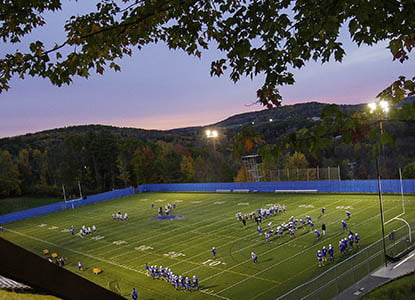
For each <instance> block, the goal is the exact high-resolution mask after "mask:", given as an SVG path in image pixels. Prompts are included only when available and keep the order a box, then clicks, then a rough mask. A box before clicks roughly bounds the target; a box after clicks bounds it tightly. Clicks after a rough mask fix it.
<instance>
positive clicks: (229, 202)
mask: <svg viewBox="0 0 415 300" xmlns="http://www.w3.org/2000/svg"><path fill="white" fill-rule="evenodd" d="M383 200H384V211H385V221H387V220H389V219H390V218H392V217H394V216H396V215H398V214H399V213H400V212H401V211H402V205H401V196H400V195H387V196H384V199H383ZM168 203H170V204H172V205H173V204H176V208H175V209H173V210H172V211H171V213H170V214H171V215H175V216H177V217H176V218H174V219H157V218H154V217H157V215H158V213H157V211H158V208H159V207H163V211H164V206H165V205H167V204H168ZM152 204H154V208H152ZM273 204H279V205H285V207H286V212H280V213H278V214H275V215H273V216H271V217H268V218H266V219H264V220H262V224H261V225H260V226H261V228H262V230H263V231H267V230H268V229H269V227H268V225H267V224H268V223H270V222H272V224H271V227H270V228H271V229H273V230H275V228H276V227H277V226H278V225H280V224H281V223H285V222H288V219H289V218H290V217H291V216H294V217H295V218H297V219H305V217H306V216H307V215H308V216H310V217H311V218H312V220H313V222H314V224H315V226H314V228H315V229H318V230H319V231H320V232H321V225H322V224H323V223H324V224H326V226H327V234H326V235H325V236H321V237H320V239H318V240H317V239H316V235H315V233H314V230H310V228H309V226H305V227H303V228H298V229H297V230H296V231H295V236H292V237H291V236H290V235H289V234H288V233H287V232H285V233H284V235H283V236H282V237H280V236H278V235H276V234H275V235H272V236H271V238H270V241H269V242H267V241H266V240H265V238H264V235H260V234H258V232H257V224H256V222H255V221H254V220H251V219H249V220H248V221H247V224H246V226H244V225H243V224H242V222H240V221H238V220H237V219H236V217H235V214H236V213H237V212H241V213H242V214H249V213H250V212H256V211H257V209H259V208H267V207H270V206H271V205H273ZM405 206H406V215H405V216H404V217H405V218H406V219H407V220H408V221H409V222H414V221H415V196H405ZM322 207H325V209H326V213H325V214H324V215H322V214H321V208H322ZM346 210H348V211H350V212H351V213H352V215H351V218H350V219H347V217H346V214H345V211H346ZM118 211H120V212H121V213H128V215H129V220H128V221H117V220H113V218H112V214H114V213H117V212H118ZM342 219H344V220H345V221H346V222H347V223H348V230H347V231H343V229H342V225H341V220H342ZM71 225H73V226H74V227H75V229H76V232H79V229H80V228H81V227H82V226H83V225H85V226H86V227H92V226H93V225H95V226H96V227H97V231H96V232H95V233H93V234H89V235H87V236H85V237H81V236H79V235H74V236H73V235H72V234H71V232H70V227H71ZM402 226H403V223H400V222H395V221H393V222H390V223H388V224H387V225H386V226H385V230H386V232H390V231H391V230H394V229H397V228H400V227H402ZM4 228H5V231H4V232H3V233H1V236H2V237H3V238H6V239H8V240H10V241H12V242H14V243H16V244H17V245H20V246H22V247H24V248H26V249H28V250H30V251H32V252H34V253H36V254H38V255H39V256H44V254H43V253H42V250H43V249H48V250H49V251H50V252H56V253H58V254H59V255H60V256H63V257H66V258H68V259H67V263H66V265H65V268H67V269H69V270H71V271H73V272H75V273H77V274H79V275H81V276H84V277H86V278H88V279H90V280H92V281H94V282H96V283H98V284H100V285H102V286H104V287H105V288H109V287H111V288H112V289H114V288H115V289H118V288H119V290H120V292H121V294H122V295H123V296H124V297H126V298H130V297H129V294H130V293H131V290H132V288H133V287H136V288H137V290H138V292H139V299H275V298H276V297H277V296H279V295H282V294H284V293H285V292H287V291H289V290H290V289H292V288H294V287H296V286H297V285H299V284H301V283H304V282H306V281H307V280H310V279H312V278H313V277H315V276H316V275H318V274H320V273H322V272H323V271H325V270H327V269H328V268H330V267H331V266H333V265H334V264H335V263H338V262H340V261H342V260H344V259H346V258H347V257H349V256H350V255H352V254H353V253H355V252H356V251H359V250H358V249H354V250H352V251H348V253H347V254H344V255H340V252H339V249H338V242H339V240H340V239H341V238H345V237H346V236H347V234H348V231H349V230H351V231H353V232H358V233H359V235H360V236H361V240H360V243H359V244H360V249H362V248H364V247H365V246H367V245H369V244H371V243H373V242H374V241H376V240H378V239H380V238H381V229H380V216H379V200H378V196H377V195H337V194H274V193H251V194H230V193H223V194H220V193H141V194H137V195H133V196H128V197H123V198H119V199H115V200H108V201H103V202H100V203H96V204H92V205H87V206H83V207H79V208H75V209H72V210H66V211H61V212H57V213H53V214H50V215H44V216H39V217H35V218H31V219H26V220H23V221H19V222H15V223H11V224H6V225H5V226H4ZM329 244H332V245H333V246H334V248H335V252H334V254H335V261H334V262H327V263H326V265H325V266H323V267H318V265H317V257H316V251H317V250H318V249H321V248H322V247H323V246H326V247H328V245H329ZM212 247H216V249H217V255H216V257H215V258H214V257H213V255H212V252H211V249H212ZM251 252H255V253H256V254H257V255H258V262H257V263H253V262H252V260H251ZM78 261H81V262H82V264H83V265H84V270H83V271H79V270H78V268H77V266H76V263H77V262H78ZM146 263H147V264H148V265H157V266H160V265H161V266H163V267H164V268H166V267H169V268H170V269H171V270H172V271H173V272H174V273H175V274H176V275H181V276H183V277H186V276H188V277H189V278H191V277H193V276H194V275H196V277H197V278H198V279H199V285H200V289H199V290H197V291H188V290H184V289H183V290H176V289H175V288H174V287H173V286H172V285H171V284H170V283H168V282H167V281H165V280H162V279H153V278H151V277H149V276H148V275H147V274H146V270H145V264H146ZM95 267H96V268H100V269H102V271H103V272H102V273H100V274H98V275H95V274H94V273H93V272H92V269H93V268H95Z"/></svg>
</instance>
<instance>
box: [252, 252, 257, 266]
mask: <svg viewBox="0 0 415 300" xmlns="http://www.w3.org/2000/svg"><path fill="white" fill-rule="evenodd" d="M251 258H252V261H253V262H254V263H257V262H258V256H257V255H256V254H255V253H254V252H251Z"/></svg>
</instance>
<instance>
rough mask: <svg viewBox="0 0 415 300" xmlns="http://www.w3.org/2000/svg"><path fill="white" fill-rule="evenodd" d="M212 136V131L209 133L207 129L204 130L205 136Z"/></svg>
mask: <svg viewBox="0 0 415 300" xmlns="http://www.w3.org/2000/svg"><path fill="white" fill-rule="evenodd" d="M211 134H212V131H210V130H209V129H208V130H206V136H207V137H210V135H211Z"/></svg>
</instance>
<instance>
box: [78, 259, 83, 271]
mask: <svg viewBox="0 0 415 300" xmlns="http://www.w3.org/2000/svg"><path fill="white" fill-rule="evenodd" d="M76 265H77V266H78V270H79V271H83V270H84V266H83V265H82V263H81V262H80V261H78V263H77V264H76Z"/></svg>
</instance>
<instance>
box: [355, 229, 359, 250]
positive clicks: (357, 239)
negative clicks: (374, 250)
mask: <svg viewBox="0 0 415 300" xmlns="http://www.w3.org/2000/svg"><path fill="white" fill-rule="evenodd" d="M359 240H360V235H359V234H358V233H357V232H356V233H355V234H354V242H355V243H356V248H359Z"/></svg>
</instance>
